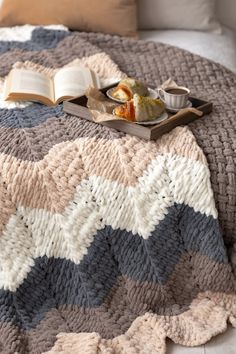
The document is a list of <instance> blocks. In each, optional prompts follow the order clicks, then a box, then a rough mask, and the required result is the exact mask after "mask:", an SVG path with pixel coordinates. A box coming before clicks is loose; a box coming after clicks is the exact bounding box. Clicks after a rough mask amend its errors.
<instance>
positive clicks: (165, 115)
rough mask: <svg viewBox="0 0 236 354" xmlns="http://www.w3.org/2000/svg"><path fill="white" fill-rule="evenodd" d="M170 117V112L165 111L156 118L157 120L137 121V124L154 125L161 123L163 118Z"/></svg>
mask: <svg viewBox="0 0 236 354" xmlns="http://www.w3.org/2000/svg"><path fill="white" fill-rule="evenodd" d="M167 118H168V113H167V112H163V113H162V115H161V116H160V117H159V118H157V119H155V120H148V121H146V122H135V123H136V124H141V125H154V124H158V123H161V122H162V121H163V120H166V119H167Z"/></svg>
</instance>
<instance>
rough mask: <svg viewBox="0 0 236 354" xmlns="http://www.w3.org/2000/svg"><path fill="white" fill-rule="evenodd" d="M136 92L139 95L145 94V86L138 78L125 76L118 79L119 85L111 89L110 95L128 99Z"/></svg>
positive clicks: (124, 99) (146, 92)
mask: <svg viewBox="0 0 236 354" xmlns="http://www.w3.org/2000/svg"><path fill="white" fill-rule="evenodd" d="M135 93H137V94H139V95H140V96H147V95H148V89H147V87H146V86H145V85H144V84H143V83H142V82H141V81H138V80H135V79H131V78H126V79H123V80H121V81H120V83H119V85H118V86H117V87H116V89H115V90H114V91H113V94H112V96H113V97H114V98H116V99H118V100H120V101H124V102H126V101H129V100H131V99H132V98H133V96H134V94H135Z"/></svg>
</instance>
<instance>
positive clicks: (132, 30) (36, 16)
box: [0, 0, 137, 36]
mask: <svg viewBox="0 0 236 354" xmlns="http://www.w3.org/2000/svg"><path fill="white" fill-rule="evenodd" d="M136 15H137V13H136V0H101V1H100V0H99V1H98V0H36V1H35V0H3V2H2V5H1V7H0V26H14V25H23V24H32V25H49V24H63V25H65V26H67V27H69V28H70V29H74V30H80V31H91V32H104V33H110V34H118V35H122V36H135V35H136V29H137V19H136Z"/></svg>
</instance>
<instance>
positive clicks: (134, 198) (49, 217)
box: [0, 154, 217, 291]
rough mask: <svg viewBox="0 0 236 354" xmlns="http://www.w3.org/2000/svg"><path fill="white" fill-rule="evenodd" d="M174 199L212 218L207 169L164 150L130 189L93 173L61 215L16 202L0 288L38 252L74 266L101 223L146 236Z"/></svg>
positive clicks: (2, 243) (1, 239)
mask: <svg viewBox="0 0 236 354" xmlns="http://www.w3.org/2000/svg"><path fill="white" fill-rule="evenodd" d="M183 170H184V171H185V174H184V175H183V172H182V171H183ZM170 174H172V181H170V177H169V176H170ZM49 191H50V188H49ZM178 191H179V192H178ZM199 196H201V198H199ZM174 203H184V204H186V205H189V206H190V207H192V208H193V209H194V211H195V212H200V213H202V214H206V215H207V216H210V215H211V216H213V217H214V218H216V217H217V212H216V209H215V204H214V199H213V195H212V190H211V187H210V180H209V172H208V169H207V167H206V166H204V165H203V164H202V163H200V162H198V161H191V160H188V159H186V158H183V157H179V156H172V155H170V154H167V155H164V156H161V155H159V156H158V157H157V158H156V159H155V160H154V161H153V162H152V163H151V165H150V166H149V167H148V169H147V170H146V171H145V172H144V175H143V176H142V177H140V178H139V179H138V183H137V185H136V186H134V187H125V186H124V185H121V184H118V183H117V182H114V181H109V180H106V179H104V178H103V177H98V176H91V177H89V178H88V179H86V180H83V181H81V183H80V184H79V185H78V186H77V188H76V193H75V194H74V198H73V200H71V201H70V203H69V205H67V207H66V208H65V210H64V212H63V213H62V214H52V213H50V212H47V211H46V210H43V209H29V208H25V207H23V206H20V205H18V207H17V210H16V213H15V215H12V216H11V217H10V219H9V221H8V223H7V225H6V227H5V229H4V230H3V232H2V234H1V236H0V249H1V250H2V255H1V261H0V262H1V263H0V265H1V267H0V269H1V273H0V287H3V288H4V289H9V290H12V291H14V290H15V289H16V288H17V287H18V286H19V284H20V283H21V282H22V281H23V279H24V278H25V277H26V275H27V273H28V272H29V270H30V267H31V266H32V265H33V259H34V258H36V257H39V256H44V255H47V256H48V257H52V256H54V257H64V258H66V259H70V260H71V261H73V262H74V263H76V264H78V263H79V262H80V261H81V260H82V258H83V256H84V255H85V254H86V253H87V249H88V247H89V246H90V245H91V243H92V241H93V239H94V235H96V232H97V230H100V229H103V228H104V227H105V225H110V226H111V227H112V228H113V229H118V228H119V229H121V230H127V231H132V233H133V234H139V235H140V236H142V237H143V238H144V239H147V238H148V237H150V236H151V234H152V232H153V231H154V229H155V226H156V225H158V223H159V222H160V221H161V220H163V219H164V218H165V215H166V214H167V213H168V210H167V209H168V207H170V206H172V205H173V204H174Z"/></svg>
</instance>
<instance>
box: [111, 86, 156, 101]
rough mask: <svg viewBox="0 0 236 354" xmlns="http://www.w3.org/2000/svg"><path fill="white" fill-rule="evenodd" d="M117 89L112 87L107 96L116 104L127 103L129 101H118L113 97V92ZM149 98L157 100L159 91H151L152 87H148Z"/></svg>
mask: <svg viewBox="0 0 236 354" xmlns="http://www.w3.org/2000/svg"><path fill="white" fill-rule="evenodd" d="M115 89H116V87H112V88H110V89H109V90H107V92H106V93H107V96H108V97H109V98H110V99H111V100H113V101H115V102H118V103H126V102H127V101H121V100H118V99H116V98H114V97H113V96H112V94H113V92H114V90H115ZM147 97H150V98H153V99H156V98H157V97H158V93H157V91H155V90H153V89H151V88H150V87H148V96H147Z"/></svg>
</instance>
